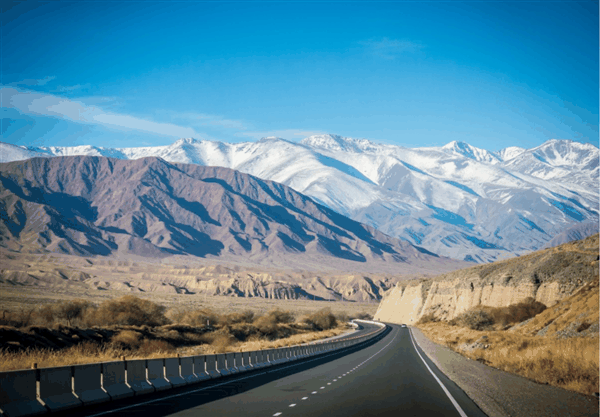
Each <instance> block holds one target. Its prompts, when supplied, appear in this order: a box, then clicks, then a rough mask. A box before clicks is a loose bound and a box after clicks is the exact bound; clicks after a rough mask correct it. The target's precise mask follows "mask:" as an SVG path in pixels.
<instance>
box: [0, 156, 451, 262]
mask: <svg viewBox="0 0 600 417" xmlns="http://www.w3.org/2000/svg"><path fill="white" fill-rule="evenodd" d="M0 181H1V184H2V185H1V187H0V206H1V211H2V213H3V217H2V222H1V223H0V246H2V247H5V248H8V249H11V250H15V251H20V252H43V251H48V250H49V251H54V252H59V253H66V254H75V255H86V256H89V255H114V254H132V255H140V256H145V257H157V258H161V257H165V256H172V255H187V256H190V255H191V256H197V257H214V258H217V257H218V258H223V259H240V258H241V259H246V260H247V261H248V262H250V263H264V262H267V263H270V264H280V265H284V266H289V265H290V264H289V262H291V263H293V262H296V263H297V264H299V265H313V266H317V267H319V266H321V267H323V266H326V267H328V268H331V267H332V265H335V266H338V264H339V265H340V266H341V268H342V269H343V267H344V265H346V266H347V267H348V268H351V267H352V266H354V267H356V268H359V269H360V268H362V266H360V265H362V264H364V265H365V267H370V268H377V267H378V265H387V267H389V268H392V267H393V265H396V266H395V267H396V268H398V267H401V268H402V269H403V270H404V269H405V270H407V271H411V272H417V271H420V272H422V271H425V270H427V269H428V268H431V269H432V270H435V269H436V268H442V269H448V268H450V269H453V268H455V267H458V266H459V265H460V263H457V262H456V261H453V260H449V259H443V258H439V257H436V256H435V255H432V254H429V253H428V252H427V251H425V250H423V249H419V248H417V247H414V246H413V245H411V244H409V243H407V242H402V241H398V240H396V239H393V238H391V237H389V236H386V235H384V234H383V233H381V232H379V231H377V230H375V229H373V228H371V227H369V226H365V225H362V224H360V223H357V222H355V221H353V220H350V219H348V218H346V217H344V216H341V215H340V214H338V213H336V212H334V211H332V210H330V209H328V208H326V207H323V206H321V205H318V204H315V203H314V202H313V201H312V200H311V199H310V198H308V197H306V196H304V195H302V194H299V193H297V192H295V191H294V190H292V189H291V188H289V187H286V186H284V185H281V184H278V183H275V182H271V181H263V180H260V179H258V178H255V177H252V176H250V175H247V174H243V173H240V172H238V171H234V170H231V169H226V168H219V167H203V166H200V165H193V164H173V163H169V162H166V161H164V160H162V159H159V158H155V157H150V158H142V159H138V160H135V161H127V160H118V159H111V158H104V157H81V156H77V157H74V156H70V157H59V158H34V159H29V160H27V161H23V162H12V163H6V164H1V165H0ZM290 260H295V261H293V262H292V261H290ZM356 265H359V266H356Z"/></svg>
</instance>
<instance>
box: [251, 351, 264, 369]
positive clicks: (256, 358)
mask: <svg viewBox="0 0 600 417" xmlns="http://www.w3.org/2000/svg"><path fill="white" fill-rule="evenodd" d="M261 358H262V356H261V355H260V351H257V350H254V351H252V352H250V364H251V365H252V369H260V368H262V367H263V366H262V364H261Z"/></svg>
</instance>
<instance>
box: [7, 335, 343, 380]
mask: <svg viewBox="0 0 600 417" xmlns="http://www.w3.org/2000/svg"><path fill="white" fill-rule="evenodd" d="M347 331H348V328H347V327H345V326H340V327H337V328H335V329H331V330H328V331H325V332H307V333H303V334H296V335H293V336H291V337H288V338H284V339H279V340H273V341H269V340H258V339H256V340H250V341H246V342H239V341H237V340H235V339H234V338H232V336H230V335H225V334H217V335H215V337H214V338H213V339H212V340H211V341H212V343H211V344H203V345H198V346H194V347H183V348H179V349H175V348H174V347H173V346H172V345H171V344H169V343H167V342H165V341H163V340H147V339H146V340H144V341H141V342H140V344H139V348H138V349H137V350H135V351H132V350H130V349H126V348H122V347H119V346H118V345H117V344H103V345H101V344H97V343H91V342H84V343H81V344H78V345H75V346H71V347H69V348H66V349H62V350H50V349H28V350H24V351H21V352H7V351H6V350H0V371H11V370H17V369H24V368H28V367H30V366H31V365H32V364H33V363H35V364H37V366H38V367H39V368H47V367H55V366H67V365H80V364H86V363H96V362H109V361H114V360H121V359H122V358H123V357H125V358H127V359H144V358H145V359H152V358H163V357H175V356H177V355H178V354H179V355H182V356H187V355H205V354H215V353H223V352H240V351H252V350H260V349H273V348H278V347H283V346H293V345H298V344H301V343H308V342H311V341H314V340H318V339H323V338H327V337H332V336H337V335H338V334H341V333H344V332H347ZM132 333H135V332H131V333H129V331H125V332H121V333H120V335H121V336H119V340H127V342H128V343H131V342H132V340H131V339H134V340H135V341H136V343H137V342H139V339H138V338H137V337H136V336H134V335H133V334H132Z"/></svg>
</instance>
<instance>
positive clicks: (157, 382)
mask: <svg viewBox="0 0 600 417" xmlns="http://www.w3.org/2000/svg"><path fill="white" fill-rule="evenodd" d="M164 361H165V360H164V359H147V360H146V369H147V370H148V382H150V383H151V384H152V386H153V387H154V389H155V390H156V391H162V390H165V389H169V388H171V383H170V382H169V381H167V380H166V379H165V367H164V365H165V364H164Z"/></svg>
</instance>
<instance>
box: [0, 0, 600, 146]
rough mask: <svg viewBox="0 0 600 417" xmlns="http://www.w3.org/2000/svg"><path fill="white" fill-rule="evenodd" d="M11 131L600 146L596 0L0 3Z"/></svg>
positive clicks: (36, 136)
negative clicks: (554, 141) (550, 142)
mask: <svg viewBox="0 0 600 417" xmlns="http://www.w3.org/2000/svg"><path fill="white" fill-rule="evenodd" d="M2 8H3V10H2V41H1V43H2V59H1V68H0V69H1V80H0V83H1V87H0V88H1V93H2V97H1V99H2V124H1V132H2V139H1V140H2V141H4V142H9V143H14V144H18V145H26V146H32V145H33V146H41V145H46V146H50V145H55V146H74V145H84V144H90V145H99V146H110V147H115V146H116V147H134V146H149V145H167V144H170V143H172V142H173V141H174V140H176V139H177V138H180V137H195V138H198V139H209V140H221V141H226V142H242V141H254V140H257V139H259V138H261V137H263V136H279V137H283V138H286V139H289V140H294V141H297V140H301V139H302V138H304V137H306V136H309V135H311V134H318V133H334V134H339V135H342V136H350V137H355V138H367V139H370V140H373V141H376V142H381V143H390V144H397V145H402V146H409V147H415V146H441V145H444V144H446V143H448V142H450V141H453V140H459V141H465V142H468V143H470V144H471V145H474V146H478V147H482V148H485V149H488V150H498V149H501V148H504V147H507V146H523V147H527V148H531V147H535V146H538V145H539V144H541V143H543V142H545V141H546V140H549V139H571V140H575V141H580V142H587V143H593V144H595V145H596V146H598V100H599V97H598V91H599V84H598V75H599V74H598V2H597V1H579V2H577V1H562V2H550V1H535V2H527V1H520V2H495V1H486V2H478V1H471V2H456V1H444V2H438V1H427V2H403V1H399V2H376V1H370V2H360V1H355V2H336V1H330V2H319V1H316V2H303V1H298V2H277V1H272V2H269V1H261V2H253V1H246V2H196V1H181V2H178V1H172V2H169V1H161V2H128V1H120V2H86V1H78V2H52V1H51V2H36V1H26V2H11V1H8V2H7V1H5V2H3V3H2Z"/></svg>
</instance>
